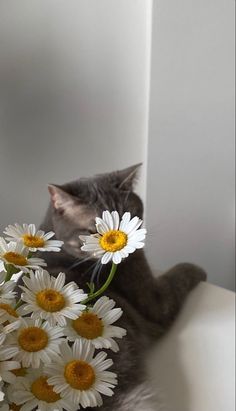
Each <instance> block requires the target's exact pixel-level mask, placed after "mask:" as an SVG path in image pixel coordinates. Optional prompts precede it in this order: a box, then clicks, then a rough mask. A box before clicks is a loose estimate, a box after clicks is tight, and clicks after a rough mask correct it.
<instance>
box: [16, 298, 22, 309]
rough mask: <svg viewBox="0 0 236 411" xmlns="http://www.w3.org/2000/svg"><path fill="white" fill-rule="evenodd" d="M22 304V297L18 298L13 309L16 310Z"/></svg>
mask: <svg viewBox="0 0 236 411" xmlns="http://www.w3.org/2000/svg"><path fill="white" fill-rule="evenodd" d="M22 304H24V302H23V301H22V299H21V298H20V299H19V300H18V301H17V303H16V305H15V307H14V309H15V310H17V308H19V307H20V306H21V305H22Z"/></svg>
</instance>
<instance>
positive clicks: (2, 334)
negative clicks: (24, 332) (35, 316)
mask: <svg viewBox="0 0 236 411" xmlns="http://www.w3.org/2000/svg"><path fill="white" fill-rule="evenodd" d="M20 324H21V321H20V320H17V321H13V322H12V323H10V324H7V325H5V326H2V325H0V345H2V344H3V342H4V341H5V339H6V336H7V335H8V334H10V333H12V332H13V331H15V330H17V329H18V328H19V326H20Z"/></svg>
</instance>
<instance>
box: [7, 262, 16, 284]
mask: <svg viewBox="0 0 236 411" xmlns="http://www.w3.org/2000/svg"><path fill="white" fill-rule="evenodd" d="M5 269H6V271H7V275H6V278H5V283H6V282H7V281H10V279H11V277H12V276H13V274H16V273H19V269H18V268H16V267H14V265H12V264H5Z"/></svg>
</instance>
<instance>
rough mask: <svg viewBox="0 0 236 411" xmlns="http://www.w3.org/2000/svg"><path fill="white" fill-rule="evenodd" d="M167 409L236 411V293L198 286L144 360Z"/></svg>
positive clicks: (206, 284) (179, 410) (178, 410)
mask: <svg viewBox="0 0 236 411" xmlns="http://www.w3.org/2000/svg"><path fill="white" fill-rule="evenodd" d="M148 368H149V373H150V376H151V378H152V381H153V383H154V389H155V387H156V390H157V391H160V389H161V392H162V391H163V395H164V396H165V397H166V398H165V401H166V402H167V404H168V407H167V409H168V410H170V411H234V410H235V381H234V380H235V294H234V293H233V292H231V291H228V290H225V289H223V288H219V287H216V286H213V285H211V284H208V283H201V284H200V285H199V286H198V287H197V288H196V289H195V290H194V291H192V292H191V294H190V295H189V297H188V299H187V301H186V303H185V305H184V307H183V309H182V311H181V313H180V315H179V317H178V318H177V321H176V322H175V324H174V325H173V327H172V328H171V330H170V331H169V333H168V334H167V335H166V336H165V337H164V338H163V339H162V340H161V341H159V342H158V343H157V344H156V347H155V348H154V350H153V351H152V353H151V354H150V358H149V360H148Z"/></svg>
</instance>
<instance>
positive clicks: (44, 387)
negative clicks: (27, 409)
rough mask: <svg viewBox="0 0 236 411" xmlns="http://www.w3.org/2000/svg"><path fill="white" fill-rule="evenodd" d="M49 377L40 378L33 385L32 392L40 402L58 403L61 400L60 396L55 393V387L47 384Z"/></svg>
mask: <svg viewBox="0 0 236 411" xmlns="http://www.w3.org/2000/svg"><path fill="white" fill-rule="evenodd" d="M47 378H48V377H43V376H42V377H39V378H37V380H35V381H34V382H33V383H32V385H31V388H30V390H31V392H32V393H33V394H34V396H35V397H36V398H38V400H39V401H45V402H48V403H51V402H56V401H58V400H60V398H61V396H60V394H57V393H56V392H55V391H53V385H49V384H48V382H47Z"/></svg>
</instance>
